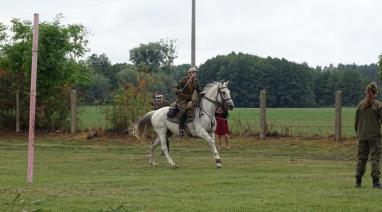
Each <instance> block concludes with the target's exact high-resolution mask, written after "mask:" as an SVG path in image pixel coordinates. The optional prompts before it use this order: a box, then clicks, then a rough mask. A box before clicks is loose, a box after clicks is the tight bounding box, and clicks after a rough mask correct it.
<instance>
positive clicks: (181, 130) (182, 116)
mask: <svg viewBox="0 0 382 212" xmlns="http://www.w3.org/2000/svg"><path fill="white" fill-rule="evenodd" d="M186 120H187V111H186V110H184V111H180V115H179V136H184V127H185V125H186Z"/></svg>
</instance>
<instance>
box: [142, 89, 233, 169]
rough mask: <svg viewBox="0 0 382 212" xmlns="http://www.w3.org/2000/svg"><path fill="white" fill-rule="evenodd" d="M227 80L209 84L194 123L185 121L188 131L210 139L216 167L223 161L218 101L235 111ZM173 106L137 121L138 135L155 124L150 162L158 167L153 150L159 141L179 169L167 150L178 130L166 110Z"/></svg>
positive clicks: (169, 159) (170, 162) (167, 155)
mask: <svg viewBox="0 0 382 212" xmlns="http://www.w3.org/2000/svg"><path fill="white" fill-rule="evenodd" d="M227 86H228V82H222V83H219V82H213V83H210V84H208V85H207V86H206V87H205V88H204V91H203V94H204V95H202V97H201V99H200V104H199V107H197V108H196V109H195V110H196V111H195V113H194V114H195V117H194V120H193V121H192V122H188V123H187V124H186V132H187V133H188V134H189V135H190V136H192V137H199V138H203V139H204V140H206V141H208V144H209V146H210V147H211V151H212V154H213V157H214V160H215V163H216V167H217V168H220V167H222V161H221V159H220V156H219V152H218V151H217V149H216V146H215V128H216V121H215V111H216V108H217V106H218V105H219V104H221V105H224V106H225V107H226V108H228V109H230V110H232V109H233V106H234V103H233V101H232V98H231V94H230V90H229V89H228V87H227ZM169 109H170V107H163V108H160V109H158V110H155V111H151V112H148V113H147V114H145V115H144V116H143V117H142V119H141V120H139V122H138V123H137V126H136V127H137V128H136V130H137V132H136V136H137V138H138V139H141V138H142V137H143V135H144V132H145V131H146V130H145V129H146V128H147V127H150V126H153V127H154V129H155V132H156V133H157V134H158V137H157V138H156V139H155V140H154V141H152V142H151V146H150V156H149V165H151V166H155V165H156V163H155V162H154V160H153V151H154V149H155V147H157V146H158V145H159V144H161V146H162V151H163V153H164V155H165V156H166V158H167V160H168V162H169V164H170V165H171V167H172V168H177V166H176V164H175V162H174V161H173V160H172V159H171V157H170V155H169V151H168V147H167V144H168V140H167V139H168V137H169V136H171V135H172V134H175V135H177V134H178V133H179V126H178V124H177V123H173V122H170V121H168V120H167V113H168V111H169Z"/></svg>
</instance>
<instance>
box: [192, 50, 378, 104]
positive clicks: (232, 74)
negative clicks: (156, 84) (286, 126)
mask: <svg viewBox="0 0 382 212" xmlns="http://www.w3.org/2000/svg"><path fill="white" fill-rule="evenodd" d="M377 69H378V68H377V66H376V65H375V64H371V65H364V66H357V65H354V64H353V65H343V64H340V65H338V66H337V67H334V66H333V65H330V66H329V67H324V68H323V69H322V68H321V67H317V68H316V69H313V68H311V67H309V66H308V65H307V64H305V63H303V64H297V63H293V62H289V61H287V60H285V59H281V60H280V59H277V58H271V57H267V58H261V57H257V56H254V55H249V54H242V53H239V54H236V53H231V54H229V55H225V56H217V57H215V58H212V59H210V60H207V61H206V62H205V63H204V64H202V65H201V66H200V69H199V70H200V72H199V78H200V79H201V83H202V84H206V83H209V82H211V81H213V80H217V81H220V80H223V79H225V80H227V79H229V80H230V82H231V83H230V89H231V91H232V92H231V95H232V97H233V99H234V102H235V104H236V105H237V106H239V107H258V106H259V91H260V90H262V89H265V90H266V91H267V105H268V106H269V107H317V106H320V107H322V106H332V105H333V104H334V92H335V91H336V90H342V93H343V105H346V106H354V105H356V104H357V103H358V102H359V101H360V100H361V99H362V98H363V89H364V86H365V85H366V84H367V83H368V82H370V81H378V79H377V78H378V77H377V76H378V75H377ZM378 82H379V81H378Z"/></svg>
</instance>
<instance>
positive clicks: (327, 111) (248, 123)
mask: <svg viewBox="0 0 382 212" xmlns="http://www.w3.org/2000/svg"><path fill="white" fill-rule="evenodd" d="M103 108H104V107H95V106H94V107H93V106H89V107H82V108H81V110H80V113H79V119H80V126H79V128H80V129H85V128H88V129H91V128H104V129H107V128H109V127H111V125H110V123H108V121H107V120H106V118H105V115H104V113H103ZM354 115H355V108H343V109H342V135H343V136H344V137H352V136H355V133H354V129H353V121H354ZM334 117H335V113H334V108H268V109H267V123H268V130H269V131H270V132H274V131H277V132H278V133H279V134H283V135H293V136H324V137H327V136H331V135H334ZM229 125H230V128H231V132H232V133H233V134H235V135H243V134H247V133H249V134H256V133H259V109H258V108H235V109H234V110H233V111H230V117H229Z"/></svg>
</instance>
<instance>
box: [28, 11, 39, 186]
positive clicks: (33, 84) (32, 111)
mask: <svg viewBox="0 0 382 212" xmlns="http://www.w3.org/2000/svg"><path fill="white" fill-rule="evenodd" d="M33 23H34V25H33V45H32V70H31V90H30V103H29V138H28V140H29V145H28V171H27V172H28V173H27V181H28V183H32V181H33V160H34V126H35V112H36V80H37V55H38V25H39V17H38V14H37V13H35V14H34V21H33Z"/></svg>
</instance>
